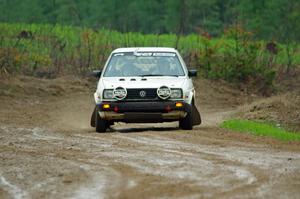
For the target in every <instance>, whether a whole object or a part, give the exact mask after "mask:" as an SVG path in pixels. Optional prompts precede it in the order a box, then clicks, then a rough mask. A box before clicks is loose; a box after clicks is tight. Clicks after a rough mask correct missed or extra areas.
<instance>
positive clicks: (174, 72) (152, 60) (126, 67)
mask: <svg viewBox="0 0 300 199" xmlns="http://www.w3.org/2000/svg"><path fill="white" fill-rule="evenodd" d="M103 76H104V77H129V76H141V77H143V76H184V71H183V69H182V66H181V64H180V62H179V59H178V57H177V55H176V54H175V53H158V52H146V53H141V52H138V53H115V54H113V55H112V57H111V59H110V61H109V64H108V66H107V67H106V70H105V72H104V75H103Z"/></svg>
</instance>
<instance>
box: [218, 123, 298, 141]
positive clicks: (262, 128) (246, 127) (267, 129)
mask: <svg viewBox="0 0 300 199" xmlns="http://www.w3.org/2000/svg"><path fill="white" fill-rule="evenodd" d="M221 127H222V128H225V129H230V130H233V131H236V132H240V133H249V134H252V135H257V136H266V137H272V138H275V139H277V140H284V141H300V133H293V132H288V131H286V130H284V129H281V128H278V127H275V126H272V125H270V124H267V123H261V122H255V121H249V120H238V119H231V120H226V121H224V122H223V123H222V124H221Z"/></svg>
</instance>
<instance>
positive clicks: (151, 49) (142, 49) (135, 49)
mask: <svg viewBox="0 0 300 199" xmlns="http://www.w3.org/2000/svg"><path fill="white" fill-rule="evenodd" d="M126 52H173V53H177V50H176V49H174V48H166V47H131V48H117V49H115V50H114V51H113V53H126Z"/></svg>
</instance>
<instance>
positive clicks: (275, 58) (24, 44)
mask: <svg viewBox="0 0 300 199" xmlns="http://www.w3.org/2000/svg"><path fill="white" fill-rule="evenodd" d="M0 29H1V30H2V31H1V32H0V66H1V71H2V72H3V71H6V72H25V73H27V74H33V75H37V74H41V73H44V74H45V73H51V74H53V75H56V74H59V73H61V72H70V71H72V72H75V73H84V72H86V71H90V70H92V69H98V68H102V67H103V65H104V64H105V61H106V59H107V57H108V56H109V54H110V52H111V51H112V50H113V49H115V48H118V47H143V46H154V47H155V46H164V47H175V46H177V47H178V50H179V51H180V53H181V54H182V55H183V57H184V59H185V61H186V63H187V65H188V66H189V67H193V68H197V69H199V71H200V72H201V73H202V74H203V75H204V76H205V77H207V78H212V79H220V78H221V79H225V80H228V81H233V82H238V83H239V82H241V83H247V84H249V83H250V84H254V85H259V86H261V87H262V89H265V88H267V87H270V86H272V83H273V79H274V77H275V71H277V70H278V69H280V68H281V67H283V66H285V63H287V60H288V57H287V56H285V55H286V54H285V53H284V49H285V45H281V44H279V43H275V44H274V45H275V46H276V48H278V49H276V53H274V52H270V51H269V50H266V42H263V41H256V40H254V39H253V38H252V33H250V32H248V31H246V30H244V29H243V28H242V27H241V26H233V27H231V28H228V29H226V31H225V33H224V36H223V37H221V38H219V39H215V38H212V37H211V36H210V35H209V34H208V33H207V32H201V35H200V34H190V35H187V36H181V37H177V36H176V35H175V34H161V35H158V34H146V35H145V34H141V33H133V32H128V33H120V32H117V31H112V30H106V29H99V30H92V29H88V28H78V27H72V26H61V25H47V24H44V25H38V24H8V23H0ZM178 38H179V39H178ZM299 53H300V52H299V51H295V52H293V53H292V54H291V55H292V56H293V64H295V65H299V64H300V58H299V57H300V54H299Z"/></svg>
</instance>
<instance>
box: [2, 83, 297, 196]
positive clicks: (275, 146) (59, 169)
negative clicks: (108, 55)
mask: <svg viewBox="0 0 300 199" xmlns="http://www.w3.org/2000/svg"><path fill="white" fill-rule="evenodd" d="M95 87H96V80H94V79H90V80H88V79H78V78H74V77H63V78H58V79H54V80H43V79H35V78H30V77H17V78H6V79H1V80H0V198H298V197H299V195H300V191H299V182H300V169H299V168H300V146H299V143H286V142H279V141H274V140H273V139H269V138H260V137H253V136H250V135H244V134H238V133H232V132H229V131H226V130H222V129H220V128H218V124H219V123H220V122H221V121H222V120H223V119H224V118H226V117H230V116H231V115H232V114H233V113H235V112H236V110H237V107H239V106H240V105H243V104H249V103H254V104H255V103H260V102H261V101H262V102H266V103H267V102H268V100H270V99H272V98H270V99H267V100H266V99H262V98H260V97H258V96H249V95H247V94H244V93H243V92H241V91H240V90H238V89H236V88H235V87H234V86H232V85H228V84H226V83H224V82H213V83H212V82H211V81H208V80H201V79H199V80H196V81H195V87H196V89H197V99H196V101H197V104H198V107H199V108H200V112H201V114H202V117H203V124H202V125H201V126H197V127H195V128H194V130H193V131H184V130H180V129H178V124H177V123H170V124H138V125H135V124H130V125H124V124H116V125H114V126H113V127H112V129H111V130H110V132H108V133H106V134H99V133H96V132H95V131H94V129H93V128H91V127H90V126H89V119H90V114H91V112H92V110H93V106H94V105H93V97H92V93H93V92H94V89H95ZM288 95H289V94H287V96H288ZM274 98H276V97H274ZM286 99H287V100H289V99H290V97H286ZM257 100H259V101H257ZM250 106H252V105H250ZM292 109H294V108H291V111H292ZM245 112H246V113H247V112H248V113H250V112H249V111H247V110H246V111H245Z"/></svg>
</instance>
